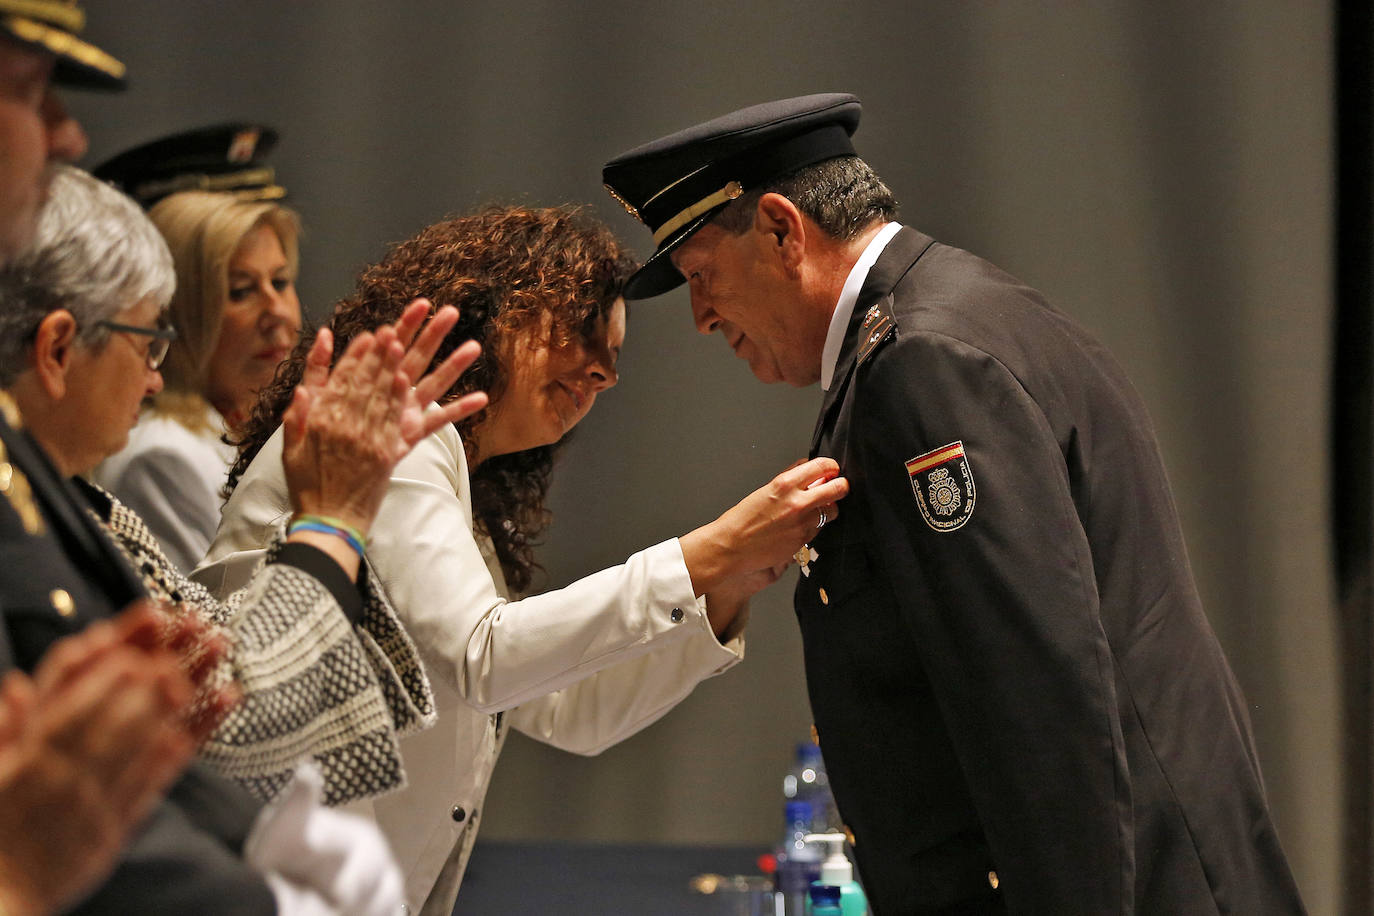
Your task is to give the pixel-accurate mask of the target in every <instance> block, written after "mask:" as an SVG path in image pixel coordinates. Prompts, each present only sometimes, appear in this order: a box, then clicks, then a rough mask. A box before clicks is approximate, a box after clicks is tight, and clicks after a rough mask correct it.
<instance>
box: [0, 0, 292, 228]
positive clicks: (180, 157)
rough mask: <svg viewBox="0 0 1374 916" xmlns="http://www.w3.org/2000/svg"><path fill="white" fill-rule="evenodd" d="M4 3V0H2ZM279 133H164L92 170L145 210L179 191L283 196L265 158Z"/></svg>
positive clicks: (247, 127) (257, 129)
mask: <svg viewBox="0 0 1374 916" xmlns="http://www.w3.org/2000/svg"><path fill="white" fill-rule="evenodd" d="M0 2H3V0H0ZM276 144H277V132H276V131H275V130H273V129H272V128H270V127H267V126H266V125H263V124H250V123H244V122H234V123H229V124H215V125H212V126H210V127H199V128H196V129H195V130H186V131H182V132H181V133H177V134H172V135H171V136H169V137H160V138H159V139H157V140H151V141H149V142H147V143H143V144H140V145H138V146H135V147H134V148H133V149H128V150H125V151H124V152H122V153H120V154H119V155H117V156H114V157H112V158H110V159H107V160H105V161H104V162H102V163H100V165H98V166H96V167H95V168H94V169H92V170H91V174H92V175H94V176H95V177H97V178H99V179H101V180H102V181H109V182H112V183H113V184H115V185H116V186H117V187H118V188H119V189H120V190H121V191H123V192H124V193H125V194H128V195H129V196H130V197H132V198H133V199H134V200H136V201H138V202H139V204H140V205H142V206H143V208H144V209H148V208H151V207H152V206H153V205H154V204H156V203H157V202H158V201H160V200H162V198H164V197H167V196H168V195H170V194H175V193H177V192H178V191H220V192H224V193H228V194H233V195H234V196H235V197H237V198H239V199H240V200H278V199H280V198H282V197H285V196H286V189H285V188H283V187H282V186H281V185H279V184H277V176H276V172H275V171H274V170H273V169H272V167H271V166H269V165H267V164H266V163H265V162H264V161H263V157H264V156H266V155H267V154H268V153H270V152H271V151H272V148H273V147H274V146H276Z"/></svg>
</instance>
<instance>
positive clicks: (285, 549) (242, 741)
mask: <svg viewBox="0 0 1374 916" xmlns="http://www.w3.org/2000/svg"><path fill="white" fill-rule="evenodd" d="M174 281H175V278H174V275H173V272H172V258H171V256H170V254H169V253H168V250H167V246H166V244H165V243H164V242H163V240H162V237H161V235H160V234H159V233H158V231H157V229H156V228H155V227H154V226H153V225H152V223H151V222H149V220H148V217H147V216H145V215H144V213H143V212H142V211H141V210H139V208H138V207H137V206H136V205H135V204H134V203H133V201H131V200H130V199H129V198H127V197H125V196H124V195H123V194H121V193H119V192H118V191H116V190H115V189H114V188H112V187H110V186H109V185H107V184H105V183H103V182H100V181H98V180H96V179H94V178H92V177H91V176H90V175H88V174H86V173H85V172H83V171H81V170H79V169H76V168H72V167H70V166H59V167H58V168H57V169H56V171H55V173H54V176H53V179H52V182H51V185H50V189H49V199H48V201H47V203H46V204H45V206H44V209H43V211H42V213H41V215H40V218H39V224H38V230H37V234H36V238H35V242H34V243H33V245H32V246H31V248H30V249H29V250H28V251H26V252H25V253H23V254H22V255H21V256H20V257H19V258H17V259H16V260H15V261H14V262H13V263H11V264H10V265H8V266H6V267H5V268H4V269H0V399H3V400H4V401H5V402H6V403H8V402H9V399H12V402H13V403H14V404H15V406H16V407H17V409H18V411H19V412H20V413H21V414H22V416H23V418H24V426H25V429H26V431H27V432H28V433H29V435H30V436H31V437H32V438H33V439H34V440H35V441H36V442H37V444H38V445H39V446H40V447H41V448H42V449H43V451H44V452H45V453H46V454H47V456H48V457H49V459H50V460H51V462H52V464H53V465H54V467H55V470H56V471H57V472H58V473H59V474H60V475H61V476H62V477H68V478H71V485H72V487H73V488H74V489H75V493H74V494H73V495H74V496H76V497H77V498H78V499H79V500H81V501H83V502H84V504H85V505H86V506H87V507H88V508H89V509H90V510H91V512H92V513H93V514H94V516H95V518H96V519H98V522H99V526H100V527H96V525H95V524H94V522H92V523H91V524H90V525H88V526H87V527H88V528H89V534H90V535H91V539H92V541H91V542H92V543H96V542H99V543H101V544H104V545H105V546H106V547H108V551H106V550H104V549H102V550H101V551H100V552H105V553H108V552H111V551H118V552H120V553H122V554H123V556H124V558H125V559H126V560H127V561H128V562H129V564H130V565H131V566H132V567H133V568H134V569H135V570H137V571H138V572H139V573H140V574H141V576H142V579H143V583H144V586H145V588H146V590H147V592H148V593H149V594H150V595H151V596H152V597H154V598H156V599H159V600H160V601H161V602H163V603H164V604H165V605H166V606H167V607H168V608H169V609H170V610H171V612H172V613H177V614H198V615H202V616H204V617H205V618H207V619H208V621H209V622H210V624H211V625H212V626H211V628H210V629H211V630H212V631H213V632H218V631H219V630H221V629H223V630H227V631H228V634H229V640H228V641H229V644H230V646H231V648H230V650H229V655H228V661H227V664H228V668H227V669H226V670H225V671H223V672H221V673H220V677H217V678H214V679H212V682H213V684H214V685H215V686H220V685H222V684H223V683H224V680H227V679H232V680H233V681H234V682H235V683H236V684H237V685H238V689H239V690H240V691H241V692H242V694H243V704H242V705H241V706H240V707H239V708H238V709H236V710H234V711H233V712H232V713H230V715H229V718H228V719H227V720H226V721H225V723H224V724H223V725H221V726H220V727H219V728H218V729H217V730H216V731H215V732H214V733H213V734H212V735H211V737H210V739H209V741H208V743H207V744H206V746H205V748H204V749H203V751H202V759H203V761H204V762H205V763H207V764H209V765H210V766H212V767H213V768H215V769H216V770H218V771H219V772H220V773H221V774H222V775H224V776H227V777H229V778H231V779H235V780H236V781H238V782H240V783H241V784H242V785H244V786H245V787H246V788H248V789H249V790H250V791H252V792H254V793H255V794H257V795H258V796H260V797H263V798H270V797H272V796H273V795H274V794H276V792H277V791H279V790H280V789H281V788H282V786H284V785H285V784H286V782H287V781H288V780H289V778H290V776H291V773H292V771H293V770H294V768H295V766H296V764H297V763H298V762H299V761H300V760H301V759H303V758H306V757H308V758H310V759H311V760H313V761H314V762H315V763H316V764H317V765H318V766H319V768H320V770H321V773H322V775H323V777H324V795H325V800H326V801H327V802H328V803H331V804H340V803H343V802H348V801H354V800H360V799H367V798H371V797H374V796H376V795H378V794H381V793H385V792H390V791H393V790H395V789H397V788H399V787H400V786H401V784H402V782H403V779H404V777H403V770H402V764H401V759H400V755H399V749H398V739H399V737H400V736H402V735H406V734H410V733H413V732H416V731H418V730H420V729H422V728H424V727H425V726H427V725H428V724H429V723H430V722H431V721H432V720H433V717H434V714H435V710H434V701H433V694H432V692H431V690H430V687H429V683H428V681H427V679H426V677H425V674H424V670H423V667H422V666H421V663H420V661H419V658H418V656H417V654H416V650H415V647H414V645H413V644H412V643H411V641H410V639H409V637H408V636H407V635H406V634H405V631H404V630H403V629H402V627H401V624H400V622H399V619H398V618H397V617H396V615H395V612H394V610H393V609H392V607H391V605H390V603H389V602H388V600H387V598H386V597H385V595H384V593H383V592H382V591H381V589H380V588H379V587H378V586H377V585H376V584H375V576H372V577H368V576H361V575H360V572H361V570H362V569H364V568H365V566H364V564H365V560H364V557H363V551H364V547H363V545H364V542H365V539H366V535H367V532H368V530H369V528H370V527H371V523H372V521H373V519H374V517H375V515H376V513H377V510H378V508H379V507H380V505H381V501H382V496H383V495H384V494H385V492H386V488H387V484H388V481H389V477H390V474H391V471H392V469H393V468H394V466H395V464H396V462H398V461H399V460H400V459H401V458H402V457H404V456H405V454H406V453H407V452H409V450H410V447H411V446H412V445H414V444H415V443H416V442H419V441H421V440H422V439H423V438H424V437H425V436H426V435H427V434H428V433H429V432H432V431H433V430H435V429H438V428H439V427H441V426H447V425H448V424H449V423H453V422H458V421H460V420H462V419H465V418H466V417H467V416H469V415H470V414H471V413H473V412H474V411H476V410H479V409H481V408H482V407H483V406H485V404H486V400H487V399H486V396H485V395H483V394H478V395H477V396H476V397H472V398H464V399H461V400H459V401H452V402H449V403H447V404H446V405H445V406H444V407H443V408H435V409H431V410H429V411H425V409H424V408H425V407H426V406H427V405H429V404H430V403H431V402H432V401H433V400H434V396H435V395H436V394H443V393H444V392H445V391H446V390H447V389H448V388H449V387H451V386H452V385H453V384H454V383H455V382H456V381H457V379H458V376H459V374H460V373H461V371H462V370H463V369H464V368H466V366H467V365H468V364H470V363H471V361H472V360H473V359H474V358H475V356H476V354H477V351H478V347H477V346H476V345H475V344H471V343H469V344H466V345H465V346H464V347H462V348H460V350H455V351H454V356H453V357H451V358H449V359H446V360H444V361H443V362H442V363H441V364H440V365H439V366H437V367H436V368H435V369H434V370H433V371H432V372H430V373H429V374H428V375H427V376H424V377H423V378H421V376H422V375H423V374H424V371H425V367H426V366H428V365H429V363H430V361H431V360H432V359H433V358H434V354H435V353H436V352H437V350H438V348H439V346H440V344H441V343H442V342H443V338H444V337H445V336H446V335H447V334H448V333H449V331H451V330H452V328H453V327H454V325H455V324H456V323H457V320H458V315H457V312H456V310H454V309H452V308H446V309H440V310H439V312H438V313H437V314H436V315H435V317H434V318H432V319H429V321H428V323H427V324H425V326H424V330H423V331H421V330H420V328H421V325H422V324H424V323H425V321H426V318H427V316H428V315H429V313H430V307H429V303H428V302H425V301H423V300H420V301H417V302H415V303H412V304H411V306H410V307H409V308H407V309H405V310H404V312H403V314H401V316H400V318H399V319H398V320H397V321H396V322H395V323H394V324H391V325H387V326H385V327H379V329H378V331H377V333H376V334H375V335H372V336H370V337H369V338H368V339H365V340H364V341H363V343H362V345H361V346H359V347H357V348H355V347H354V346H353V345H352V344H350V347H349V349H348V352H347V353H346V354H345V355H344V357H343V359H341V360H339V361H337V362H336V363H335V368H334V370H333V372H332V373H331V372H330V370H329V368H328V367H329V364H330V361H331V357H332V351H333V346H332V338H331V335H330V333H329V332H321V334H320V335H319V337H318V338H317V339H316V342H315V345H314V347H313V348H312V349H311V355H310V356H309V357H308V358H307V362H308V363H309V364H310V367H309V368H307V370H306V372H305V375H304V376H303V381H302V384H301V385H300V386H298V387H297V389H296V391H295V392H294V393H293V395H292V407H291V412H292V415H293V419H289V420H288V421H287V423H286V424H285V426H286V431H287V432H288V433H289V434H290V435H289V437H288V438H294V440H295V443H294V445H290V446H288V447H287V449H286V451H285V452H284V458H283V461H282V467H283V468H284V470H285V475H286V479H287V480H288V481H289V484H288V485H289V487H290V489H291V492H292V496H291V500H290V502H291V507H292V511H291V517H290V519H289V520H288V522H287V524H285V525H283V526H282V527H281V529H280V530H278V531H277V532H276V534H275V535H274V537H273V539H272V540H273V544H272V546H271V547H270V548H269V549H268V551H267V553H268V556H267V560H268V562H267V564H266V565H265V566H262V567H260V568H259V569H258V570H257V571H256V572H255V573H254V575H253V579H252V581H251V582H250V583H249V584H248V585H247V586H246V587H245V588H244V589H243V590H241V591H240V592H238V593H236V594H234V595H229V596H226V597H225V599H224V601H222V602H220V601H216V600H215V599H214V598H213V597H212V596H211V595H210V594H209V593H208V592H207V591H206V590H205V589H204V588H202V587H201V586H199V585H197V584H195V583H193V582H190V581H188V580H187V579H186V578H185V577H184V576H183V575H182V574H181V573H180V572H178V570H177V569H176V568H175V567H174V566H173V564H172V563H171V562H170V561H169V560H168V559H167V557H166V556H165V555H164V554H163V552H162V551H161V550H160V549H159V548H158V546H157V543H156V542H155V541H154V540H153V538H152V537H151V535H150V534H149V533H148V529H147V527H146V526H145V525H144V523H143V520H142V519H141V518H140V517H139V515H138V513H136V512H133V511H131V510H130V509H129V508H128V507H126V506H124V505H123V504H122V503H121V502H120V501H119V500H118V499H116V498H114V497H111V496H110V494H109V493H107V492H105V491H104V490H101V489H100V488H99V487H96V486H94V485H92V484H89V483H87V482H85V481H84V480H83V479H82V478H81V477H80V476H79V475H82V474H85V473H87V472H89V471H90V469H91V468H93V467H95V465H96V464H97V463H99V462H100V461H101V460H103V459H105V458H106V457H108V456H109V455H111V454H113V453H114V452H116V451H118V450H119V449H120V448H121V447H122V446H123V445H124V442H125V440H126V438H127V437H128V434H129V429H130V427H132V426H133V425H134V422H135V421H136V419H137V418H138V411H139V404H140V402H141V401H142V400H143V399H144V398H145V397H149V396H154V395H157V394H158V393H159V392H161V391H162V390H163V384H162V378H161V376H160V375H159V373H158V366H159V364H160V363H161V362H162V358H163V357H164V356H166V355H167V352H168V350H167V344H168V342H169V340H171V334H170V332H169V330H168V329H167V328H166V326H165V324H164V319H163V316H164V312H165V309H166V307H167V303H168V300H169V299H170V298H171V296H172V288H173V284H174ZM460 351H461V352H460ZM412 380H417V383H416V385H415V386H414V387H412V386H411V384H410V383H411V381H412ZM75 521H76V522H78V523H79V522H80V521H81V520H80V519H77V520H75ZM107 541H108V543H106V542H107ZM116 562H118V560H116ZM34 602H35V605H44V607H42V608H39V607H37V606H35V607H34V608H24V607H14V606H7V607H6V608H5V609H4V610H5V613H6V614H10V613H28V614H29V615H30V616H33V615H35V614H38V613H39V612H40V611H45V612H46V613H49V614H51V611H52V608H51V607H47V606H46V603H47V602H48V597H47V596H46V595H41V596H36V597H35V598H34ZM52 604H53V605H54V606H56V607H57V610H58V612H59V613H62V614H64V615H71V614H73V613H76V611H77V609H75V608H73V607H71V606H68V607H67V610H66V611H63V609H62V607H61V606H58V605H57V602H56V599H54V600H53V602H52ZM78 619H79V618H78Z"/></svg>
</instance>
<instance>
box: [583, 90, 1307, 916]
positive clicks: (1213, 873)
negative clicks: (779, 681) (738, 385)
mask: <svg viewBox="0 0 1374 916" xmlns="http://www.w3.org/2000/svg"><path fill="white" fill-rule="evenodd" d="M859 115H860V103H859V100H858V99H856V98H854V97H853V96H850V95H845V94H825V95H815V96H807V97H803V98H796V99H787V100H784V101H779V102H772V103H768V104H763V105H759V106H755V107H752V108H747V109H744V110H741V111H736V112H733V113H731V114H728V115H725V116H723V117H721V118H718V119H715V120H713V121H710V122H707V123H705V124H700V125H697V126H695V127H691V128H688V129H686V130H683V131H681V132H678V133H675V134H673V135H671V136H668V137H664V138H661V139H659V140H656V141H653V142H651V143H648V144H646V145H644V146H641V147H638V148H636V149H633V150H631V151H629V152H627V153H624V154H622V155H620V156H617V157H616V158H615V159H613V160H612V161H610V162H609V163H608V164H607V165H606V166H605V169H604V172H603V178H604V181H605V184H606V186H607V188H608V189H609V190H610V191H611V193H612V195H613V196H615V197H616V198H617V199H618V200H620V201H621V202H622V203H623V204H624V205H625V206H626V207H627V208H628V209H629V210H630V211H631V213H633V214H635V215H637V216H638V217H639V218H640V219H641V220H642V221H643V222H644V223H645V224H646V225H647V227H648V228H649V229H650V230H651V231H652V232H653V234H654V241H655V243H656V245H657V248H656V250H655V252H654V254H653V256H652V257H651V258H650V259H649V260H648V261H647V263H646V264H645V266H644V268H643V269H642V270H641V271H640V272H639V273H638V274H636V275H635V276H634V277H633V278H632V279H631V281H630V283H629V285H628V287H627V289H626V298H627V299H642V298H646V297H650V296H654V295H658V294H659V293H662V292H665V291H667V290H669V289H671V288H673V287H675V286H678V285H679V284H681V283H683V282H684V281H685V282H687V284H688V285H689V288H690V293H691V302H692V312H693V317H694V319H695V322H696V325H697V327H698V329H699V330H700V331H701V332H703V333H710V332H713V331H719V332H720V333H721V334H722V335H723V336H725V338H726V340H727V342H728V343H729V344H730V345H731V347H732V348H733V349H734V350H735V352H736V353H737V354H738V355H739V356H741V357H743V358H745V359H747V360H748V361H749V363H750V368H751V369H752V371H753V372H754V374H755V375H756V376H757V377H758V378H759V379H760V380H762V381H765V382H774V381H785V382H787V383H789V384H792V385H798V386H802V385H810V384H812V383H814V382H817V381H819V382H821V385H822V387H823V389H824V393H823V395H822V398H821V411H820V417H819V419H818V421H817V425H816V430H815V435H814V438H813V442H812V455H813V456H814V455H828V456H832V457H834V458H835V459H836V460H838V462H839V464H840V469H841V473H843V474H844V475H845V476H847V477H848V479H849V481H850V484H851V487H852V489H851V493H850V496H849V498H848V499H847V500H846V502H845V512H844V514H843V517H842V518H838V519H835V520H833V523H829V522H831V520H829V519H826V518H825V517H824V515H822V516H820V517H819V518H817V526H818V530H817V532H816V536H815V538H814V539H813V540H812V542H811V549H810V551H809V552H804V553H801V554H799V556H798V560H799V562H801V563H802V564H803V569H804V570H805V571H806V572H808V573H809V574H808V575H806V576H804V577H801V578H800V579H799V581H798V585H797V590H796V599H795V602H796V612H797V619H798V622H799V624H800V626H801V632H802V637H803V643H804V647H805V661H806V672H807V685H808V690H809V693H810V698H811V705H812V710H813V713H814V716H815V723H816V728H817V730H818V733H819V738H820V743H821V746H822V748H823V750H824V753H825V760H826V766H827V769H828V771H829V774H830V780H831V786H832V788H833V790H834V794H835V798H836V801H837V803H838V805H839V808H840V812H841V814H842V815H843V817H844V818H845V820H846V823H847V824H848V826H849V827H850V829H851V830H852V833H853V835H854V838H855V844H854V853H855V856H856V859H857V863H858V866H859V871H860V874H861V878H862V880H863V882H864V885H865V888H866V890H867V892H868V897H869V900H870V902H871V904H872V906H873V909H874V912H875V913H878V914H883V916H888V914H907V913H945V914H954V913H970V914H972V913H1002V912H1011V913H1047V914H1056V916H1061V914H1073V913H1094V914H1097V913H1101V914H1106V913H1113V914H1125V913H1133V912H1135V913H1157V914H1183V913H1187V914H1194V913H1239V914H1278V913H1283V914H1291V913H1300V912H1302V911H1303V906H1302V903H1301V901H1300V899H1299V895H1298V892H1297V889H1296V887H1295V884H1294V881H1293V878H1292V876H1291V874H1290V871H1289V868H1288V865H1287V863H1286V860H1285V858H1284V854H1283V852H1282V850H1281V848H1280V846H1279V841H1278V838H1277V836H1276V835H1275V831H1274V827H1273V824H1272V823H1271V820H1270V816H1269V812H1268V808H1267V804H1266V801H1265V796H1264V789H1263V785H1262V782H1261V779H1260V770H1259V763H1258V761H1257V759H1256V756H1255V750H1254V745H1253V741H1252V737H1251V733H1250V726H1249V723H1248V720H1247V715H1246V707H1245V702H1244V699H1243V697H1242V696H1241V693H1240V690H1239V689H1238V687H1237V685H1236V682H1235V680H1234V678H1233V676H1232V674H1231V671H1230V669H1229V667H1228V665H1227V662H1226V660H1225V658H1224V657H1223V654H1222V651H1221V648H1220V646H1219V645H1218V643H1217V641H1216V638H1215V637H1214V635H1213V633H1212V630H1211V627H1210V626H1209V624H1208V622H1207V620H1206V617H1205V616H1204V614H1203V610H1202V607H1201V603H1200V601H1199V598H1198V594H1197V589H1196V587H1195V585H1194V583H1193V578H1192V573H1191V570H1190V568H1189V565H1188V559H1187V555H1186V552H1185V549H1184V544H1183V538H1182V534H1181V531H1180V526H1179V521H1178V518H1177V514H1176V512H1175V509H1174V505H1173V500H1172V497H1171V495H1170V492H1169V488H1168V484H1167V481H1166V479H1165V473H1164V467H1163V464H1162V462H1161V459H1160V456H1159V452H1158V448H1157V445H1156V443H1155V440H1154V436H1153V434H1152V433H1151V428H1150V423H1149V420H1148V418H1147V416H1146V412H1145V408H1144V405H1143V404H1142V403H1141V401H1140V398H1139V397H1138V395H1137V394H1136V392H1135V391H1134V389H1133V388H1132V387H1131V385H1130V383H1129V382H1128V381H1127V379H1126V377H1125V375H1124V374H1123V372H1122V370H1121V368H1120V367H1119V366H1118V365H1117V363H1116V362H1115V361H1114V360H1113V359H1112V357H1111V356H1110V355H1109V354H1108V353H1107V351H1106V350H1105V349H1104V348H1103V347H1102V346H1101V345H1100V344H1099V343H1098V342H1097V341H1095V340H1093V339H1092V338H1091V337H1090V336H1089V335H1088V334H1087V333H1086V332H1085V331H1084V330H1083V329H1081V328H1079V327H1078V326H1077V325H1076V324H1075V323H1074V322H1073V321H1071V320H1070V319H1069V318H1068V317H1067V316H1065V315H1063V314H1062V313H1060V312H1057V311H1055V310H1054V309H1053V308H1052V307H1051V306H1049V305H1048V304H1047V303H1046V302H1045V301H1044V300H1043V299H1042V298H1041V296H1040V295H1039V294H1038V293H1036V292H1035V291H1034V290H1032V289H1029V288H1028V287H1026V286H1025V285H1023V284H1021V283H1020V282H1018V281H1017V280H1016V279H1014V278H1012V277H1010V276H1008V275H1006V274H1005V273H1003V272H1001V271H1000V270H998V269H997V268H996V267H994V266H993V265H991V264H988V263H987V262H985V261H983V260H981V259H979V258H977V257H975V256H974V255H972V254H969V253H968V252H964V251H960V250H958V249H955V248H951V247H949V246H946V245H942V244H940V243H939V242H936V241H934V240H933V239H931V238H929V237H928V236H925V235H923V234H921V233H920V232H918V231H916V230H914V229H911V228H907V227H904V226H901V225H899V224H898V223H896V222H895V221H894V219H895V215H896V202H895V200H894V198H893V196H892V194H891V192H890V191H889V190H888V189H887V188H886V186H884V185H883V183H882V182H881V180H879V178H878V177H877V176H876V175H875V174H874V173H873V172H872V170H871V169H870V168H869V167H868V166H867V165H866V164H865V163H864V162H863V161H862V160H861V159H859V158H857V157H856V155H855V152H854V149H853V146H852V142H851V136H852V134H853V133H854V131H855V129H856V128H857V126H858V123H859Z"/></svg>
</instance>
